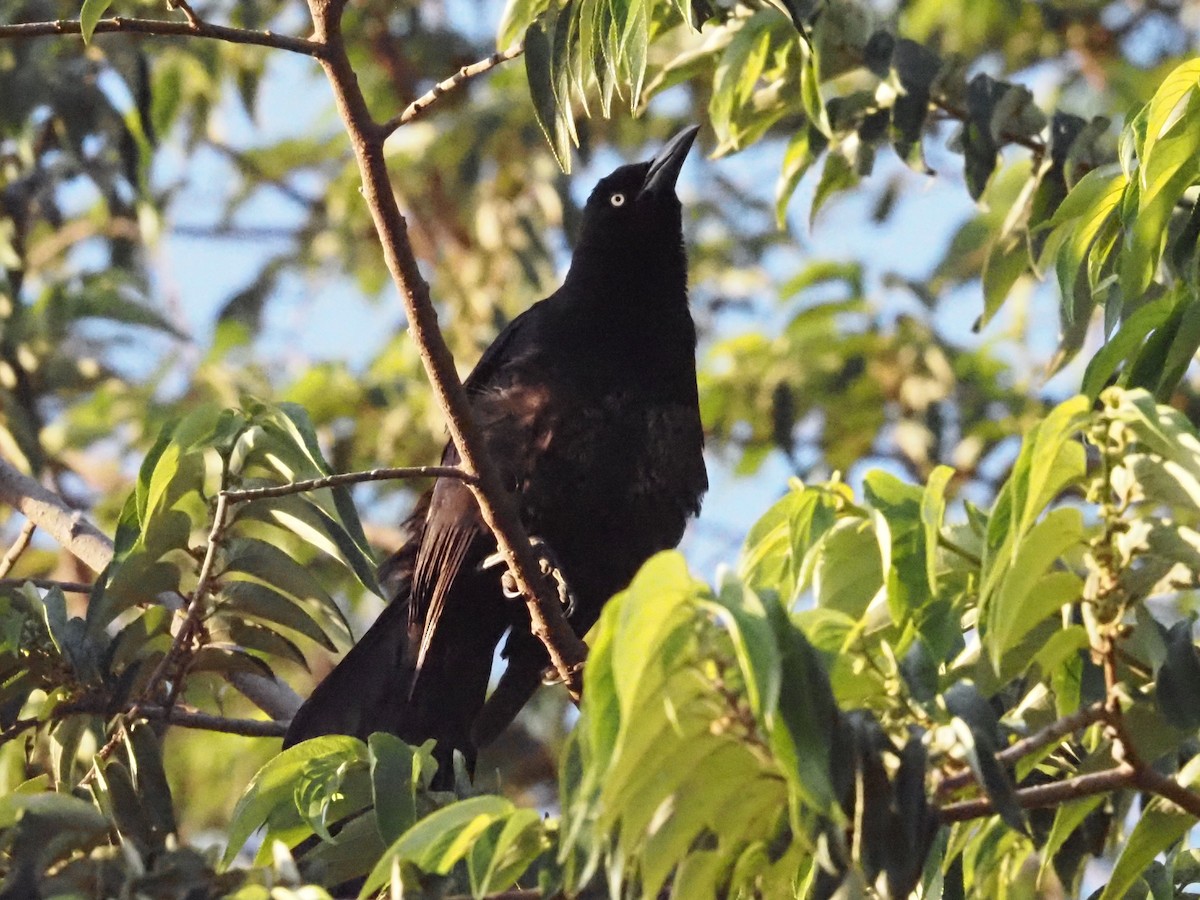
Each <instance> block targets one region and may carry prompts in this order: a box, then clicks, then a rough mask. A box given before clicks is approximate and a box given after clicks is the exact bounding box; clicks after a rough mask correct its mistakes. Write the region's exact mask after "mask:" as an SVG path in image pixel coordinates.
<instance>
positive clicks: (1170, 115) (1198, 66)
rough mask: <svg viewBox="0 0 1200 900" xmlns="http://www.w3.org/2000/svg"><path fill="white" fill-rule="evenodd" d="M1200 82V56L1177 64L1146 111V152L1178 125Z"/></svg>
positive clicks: (1144, 153) (1144, 152) (1155, 93)
mask: <svg viewBox="0 0 1200 900" xmlns="http://www.w3.org/2000/svg"><path fill="white" fill-rule="evenodd" d="M1198 86H1200V59H1191V60H1188V61H1187V62H1185V63H1182V64H1180V65H1179V66H1177V67H1176V68H1175V69H1174V70H1173V71H1172V72H1171V74H1170V75H1168V76H1167V77H1166V78H1164V79H1163V81H1162V83H1161V84H1160V85H1159V86H1158V90H1156V91H1155V92H1154V97H1153V98H1151V100H1150V105H1149V107H1148V109H1147V113H1146V141H1145V144H1144V145H1143V147H1142V154H1143V156H1145V155H1148V154H1150V153H1151V152H1152V151H1153V147H1154V144H1155V143H1157V142H1158V141H1159V140H1161V139H1162V138H1163V137H1164V136H1165V135H1166V133H1167V131H1168V130H1169V129H1170V128H1174V127H1177V126H1178V125H1179V122H1180V120H1181V119H1182V117H1183V113H1184V111H1185V110H1186V108H1187V104H1188V100H1189V98H1190V95H1191V94H1192V92H1193V91H1195V90H1196V88H1197V87H1198Z"/></svg>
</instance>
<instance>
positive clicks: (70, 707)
mask: <svg viewBox="0 0 1200 900" xmlns="http://www.w3.org/2000/svg"><path fill="white" fill-rule="evenodd" d="M109 714H110V710H109V709H107V707H106V706H105V705H104V704H102V703H87V702H82V703H71V704H65V705H63V706H60V707H58V708H57V709H55V710H54V712H53V713H51V714H50V716H49V717H48V718H45V719H37V718H28V719H18V720H17V721H16V722H14V723H13V724H12V725H10V726H9V727H8V728H6V729H4V731H2V732H0V745H3V744H6V743H8V742H9V741H11V740H13V739H14V738H16V737H19V736H20V735H21V734H22V733H24V732H26V731H29V730H30V729H33V728H36V727H37V726H38V725H45V724H47V723H49V722H57V721H61V720H62V719H65V718H67V717H69V716H80V715H101V716H103V715H109ZM122 714H123V713H122ZM138 716H139V717H140V718H143V719H148V720H151V721H158V722H161V721H163V720H166V721H167V722H170V723H171V724H172V725H178V726H180V727H181V728H194V729H197V730H199V731H218V732H221V733H222V734H240V735H242V736H243V737H268V738H274V737H283V735H284V734H285V733H286V732H287V723H286V722H275V721H272V720H270V719H230V718H226V717H225V716H215V715H213V714H212V713H206V712H201V711H200V710H198V709H191V708H188V709H182V708H180V707H179V706H176V707H174V708H173V709H171V710H169V711H168V710H167V708H166V707H165V706H158V705H154V704H146V705H143V706H140V707H139V708H138ZM110 752H111V751H110Z"/></svg>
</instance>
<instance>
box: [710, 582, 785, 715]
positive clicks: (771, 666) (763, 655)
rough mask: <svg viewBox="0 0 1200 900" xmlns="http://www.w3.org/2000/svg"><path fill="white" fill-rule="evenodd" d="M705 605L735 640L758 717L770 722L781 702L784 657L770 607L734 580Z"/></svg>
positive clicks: (735, 647) (751, 702)
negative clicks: (769, 610) (782, 657)
mask: <svg viewBox="0 0 1200 900" xmlns="http://www.w3.org/2000/svg"><path fill="white" fill-rule="evenodd" d="M702 605H703V606H707V607H709V608H710V609H712V610H713V611H714V613H715V614H717V615H718V616H719V617H720V619H721V623H722V625H723V627H724V628H725V630H726V631H727V632H728V633H729V636H730V638H732V640H733V649H734V652H735V653H736V654H737V659H738V664H739V666H740V667H741V670H742V676H743V677H744V678H745V680H746V691H747V694H748V696H749V700H750V708H751V709H752V710H753V711H754V715H755V717H756V718H758V719H760V720H762V721H770V719H771V718H772V717H773V716H774V714H775V709H776V707H777V704H778V702H779V681H780V667H781V657H780V651H779V648H778V646H777V645H776V636H775V630H774V628H773V627H772V622H771V618H770V616H769V614H768V612H767V607H766V606H765V605H764V603H763V601H762V599H761V598H760V597H759V596H758V595H757V594H755V593H754V591H752V590H751V589H750V588H748V587H745V586H743V585H741V584H739V583H738V582H736V581H734V580H732V579H730V580H728V581H726V582H725V583H724V584H723V585H721V589H720V590H719V591H718V592H717V595H716V598H715V599H714V600H712V601H702Z"/></svg>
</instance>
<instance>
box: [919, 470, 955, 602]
mask: <svg viewBox="0 0 1200 900" xmlns="http://www.w3.org/2000/svg"><path fill="white" fill-rule="evenodd" d="M953 477H954V469H952V468H951V467H950V466H936V467H935V468H934V470H933V471H932V472H930V473H929V479H928V480H927V481H926V482H925V490H924V491H923V492H922V494H921V524H922V526H923V527H924V529H925V574H926V578H927V579H928V582H929V589H930V591H931V592H932V593H935V594H936V593H937V588H938V580H939V579H938V565H937V562H938V553H939V552H940V544H941V537H942V520H943V519H944V518H945V517H946V488H947V487H949V485H950V480H951V479H952V478H953Z"/></svg>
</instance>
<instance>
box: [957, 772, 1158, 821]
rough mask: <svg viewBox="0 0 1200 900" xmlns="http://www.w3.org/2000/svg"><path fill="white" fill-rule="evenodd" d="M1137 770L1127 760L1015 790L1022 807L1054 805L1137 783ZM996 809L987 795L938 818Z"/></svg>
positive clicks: (969, 816) (962, 818) (979, 815)
mask: <svg viewBox="0 0 1200 900" xmlns="http://www.w3.org/2000/svg"><path fill="white" fill-rule="evenodd" d="M1137 777H1138V774H1137V771H1136V770H1135V769H1134V768H1133V766H1130V765H1128V764H1126V763H1121V764H1120V765H1117V766H1115V767H1113V768H1111V769H1107V770H1105V771H1103V772H1092V773H1090V774H1087V775H1079V776H1077V777H1075V778H1068V779H1066V780H1065V781H1056V782H1054V783H1053V784H1039V785H1037V786H1036V787H1028V788H1021V789H1020V790H1018V791H1017V802H1018V803H1019V804H1020V805H1021V807H1022V808H1023V809H1035V808H1037V807H1042V806H1055V805H1057V804H1059V803H1065V802H1067V801H1068V800H1078V799H1079V798H1080V797H1089V796H1091V795H1092V794H1107V793H1109V792H1110V791H1116V790H1120V789H1121V788H1126V787H1131V786H1133V785H1134V784H1136V783H1137ZM995 811H996V809H995V807H994V806H992V801H991V800H989V799H988V798H987V797H980V798H979V799H977V800H964V801H962V802H961V803H951V804H949V805H947V806H943V807H941V808H940V809H939V810H938V820H939V821H940V822H942V823H943V824H948V823H950V822H965V821H967V820H968V819H979V818H983V817H984V816H990V815H992V814H993V813H995Z"/></svg>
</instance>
